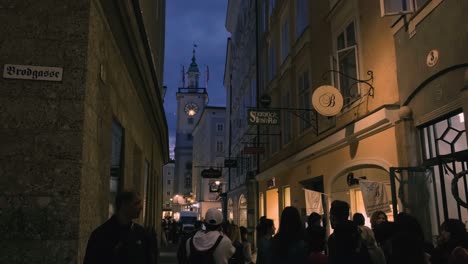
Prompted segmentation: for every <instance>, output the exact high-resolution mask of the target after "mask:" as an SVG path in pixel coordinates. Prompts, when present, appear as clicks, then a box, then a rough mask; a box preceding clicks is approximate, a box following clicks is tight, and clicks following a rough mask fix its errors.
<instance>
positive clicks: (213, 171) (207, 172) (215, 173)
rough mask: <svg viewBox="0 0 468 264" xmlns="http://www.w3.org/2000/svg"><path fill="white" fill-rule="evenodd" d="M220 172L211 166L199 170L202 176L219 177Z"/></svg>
mask: <svg viewBox="0 0 468 264" xmlns="http://www.w3.org/2000/svg"><path fill="white" fill-rule="evenodd" d="M221 174H222V173H221V171H220V170H216V169H213V168H209V169H206V170H202V172H201V176H202V177H203V178H219V177H221Z"/></svg>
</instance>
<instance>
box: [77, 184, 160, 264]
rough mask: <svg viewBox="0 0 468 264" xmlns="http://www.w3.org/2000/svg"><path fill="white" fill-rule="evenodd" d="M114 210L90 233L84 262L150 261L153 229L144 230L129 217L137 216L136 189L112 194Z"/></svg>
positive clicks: (137, 263)
mask: <svg viewBox="0 0 468 264" xmlns="http://www.w3.org/2000/svg"><path fill="white" fill-rule="evenodd" d="M115 206H116V212H115V214H114V215H113V216H112V217H111V218H110V219H109V220H107V221H106V222H105V223H104V224H102V225H101V226H99V227H98V228H96V230H94V231H93V232H92V233H91V237H90V238H89V240H88V246H87V248H86V254H85V257H84V264H102V263H111V264H150V263H151V264H154V263H156V259H157V249H155V244H154V240H155V237H154V236H155V233H153V234H150V233H148V232H147V231H146V230H145V229H144V228H143V227H142V226H141V225H139V224H136V223H134V222H133V221H132V220H133V219H136V218H138V217H139V215H140V212H141V210H142V207H143V205H142V200H141V198H140V195H139V194H138V193H136V192H130V191H126V192H121V193H118V194H117V197H116V198H115Z"/></svg>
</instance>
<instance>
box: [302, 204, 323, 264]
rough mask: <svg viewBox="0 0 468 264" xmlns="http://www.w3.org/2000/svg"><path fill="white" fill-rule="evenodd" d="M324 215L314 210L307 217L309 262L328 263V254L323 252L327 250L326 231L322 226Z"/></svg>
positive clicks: (306, 240) (306, 237) (306, 235)
mask: <svg viewBox="0 0 468 264" xmlns="http://www.w3.org/2000/svg"><path fill="white" fill-rule="evenodd" d="M321 220H322V217H321V216H320V215H319V214H318V213H316V212H313V213H311V214H310V215H309V217H308V218H307V228H306V231H305V242H306V245H307V250H308V262H309V263H317V264H322V263H328V256H326V255H325V254H323V251H324V250H325V238H326V231H325V228H324V227H323V226H321Z"/></svg>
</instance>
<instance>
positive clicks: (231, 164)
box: [224, 159, 237, 168]
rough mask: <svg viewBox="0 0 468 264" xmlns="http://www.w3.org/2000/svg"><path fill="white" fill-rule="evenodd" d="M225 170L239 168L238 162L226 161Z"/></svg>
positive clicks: (233, 160)
mask: <svg viewBox="0 0 468 264" xmlns="http://www.w3.org/2000/svg"><path fill="white" fill-rule="evenodd" d="M224 168H237V160H235V159H225V160H224Z"/></svg>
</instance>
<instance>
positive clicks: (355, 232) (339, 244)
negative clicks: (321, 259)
mask: <svg viewBox="0 0 468 264" xmlns="http://www.w3.org/2000/svg"><path fill="white" fill-rule="evenodd" d="M348 218H349V204H348V203H347V202H344V201H340V200H335V201H333V202H332V204H331V208H330V222H331V226H332V228H333V234H331V235H330V237H329V238H328V253H329V254H328V260H329V262H330V263H333V264H342V263H364V264H368V263H371V260H370V257H369V253H368V252H367V248H366V247H365V245H364V243H363V241H362V239H361V234H360V231H359V228H358V227H357V225H356V224H354V223H353V222H352V221H349V220H348Z"/></svg>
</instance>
